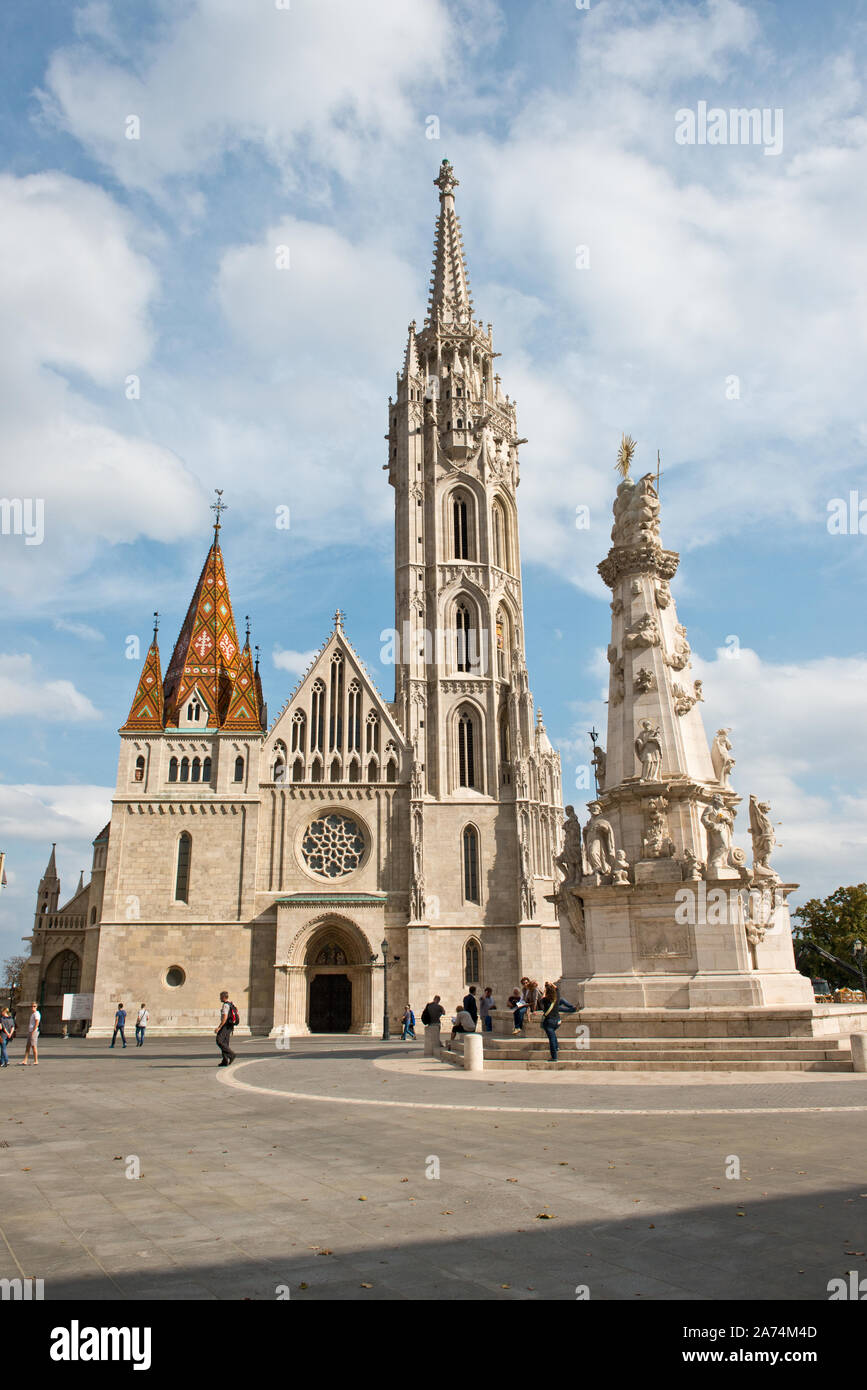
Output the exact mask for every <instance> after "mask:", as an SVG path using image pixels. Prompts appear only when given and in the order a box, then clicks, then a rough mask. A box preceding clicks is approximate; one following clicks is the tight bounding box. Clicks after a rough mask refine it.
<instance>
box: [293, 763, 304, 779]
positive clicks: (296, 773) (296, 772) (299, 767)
mask: <svg viewBox="0 0 867 1390" xmlns="http://www.w3.org/2000/svg"><path fill="white" fill-rule="evenodd" d="M292 781H293V782H303V781H304V759H303V758H296V759H295V762H294V764H293V766H292Z"/></svg>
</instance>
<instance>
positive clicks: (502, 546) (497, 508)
mask: <svg viewBox="0 0 867 1390" xmlns="http://www.w3.org/2000/svg"><path fill="white" fill-rule="evenodd" d="M491 531H492V542H493V544H492V549H493V559H494V564H495V565H496V566H497V567H498V568H499V569H501V570H507V571H508V573H510V574H511V572H512V554H511V547H510V545H509V519H508V516H507V513H506V509H505V507H504V506H503V504H502V502H500V501H499V500H496V501H495V502H494V505H493V508H492V511H491Z"/></svg>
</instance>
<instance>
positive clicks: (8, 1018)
mask: <svg viewBox="0 0 867 1390" xmlns="http://www.w3.org/2000/svg"><path fill="white" fill-rule="evenodd" d="M14 1036H15V1020H14V1018H13V1017H12V1015H11V1013H10V1012H9V1010H8V1009H4V1010H3V1012H2V1014H0V1067H8V1065H9V1058H8V1056H7V1054H6V1048H7V1046H8V1044H9V1043H11V1041H12V1039H13V1038H14Z"/></svg>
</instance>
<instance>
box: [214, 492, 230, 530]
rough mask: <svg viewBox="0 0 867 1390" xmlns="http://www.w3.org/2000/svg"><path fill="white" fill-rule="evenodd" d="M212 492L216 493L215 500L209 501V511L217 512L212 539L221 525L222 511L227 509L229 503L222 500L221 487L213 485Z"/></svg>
mask: <svg viewBox="0 0 867 1390" xmlns="http://www.w3.org/2000/svg"><path fill="white" fill-rule="evenodd" d="M214 492H215V493H216V494H217V500H216V502H212V503H211V511H212V512H216V513H217V520H216V521H215V522H214V539H215V540H216V537H217V534H218V532H219V530H220V525H221V522H220V517H221V516H222V514H223V512H226V511H228V510H229V504H228V503H227V502H224V501H223V489H222V488H221V487H215V488H214Z"/></svg>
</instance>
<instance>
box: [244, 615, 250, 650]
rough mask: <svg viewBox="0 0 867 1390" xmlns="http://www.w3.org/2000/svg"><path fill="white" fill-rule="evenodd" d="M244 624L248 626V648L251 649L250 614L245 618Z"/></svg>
mask: <svg viewBox="0 0 867 1390" xmlns="http://www.w3.org/2000/svg"><path fill="white" fill-rule="evenodd" d="M244 622H245V623H246V624H247V646H248V647H249V645H250V614H249V613H248V614H247V615H246V616H245V618H244Z"/></svg>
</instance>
